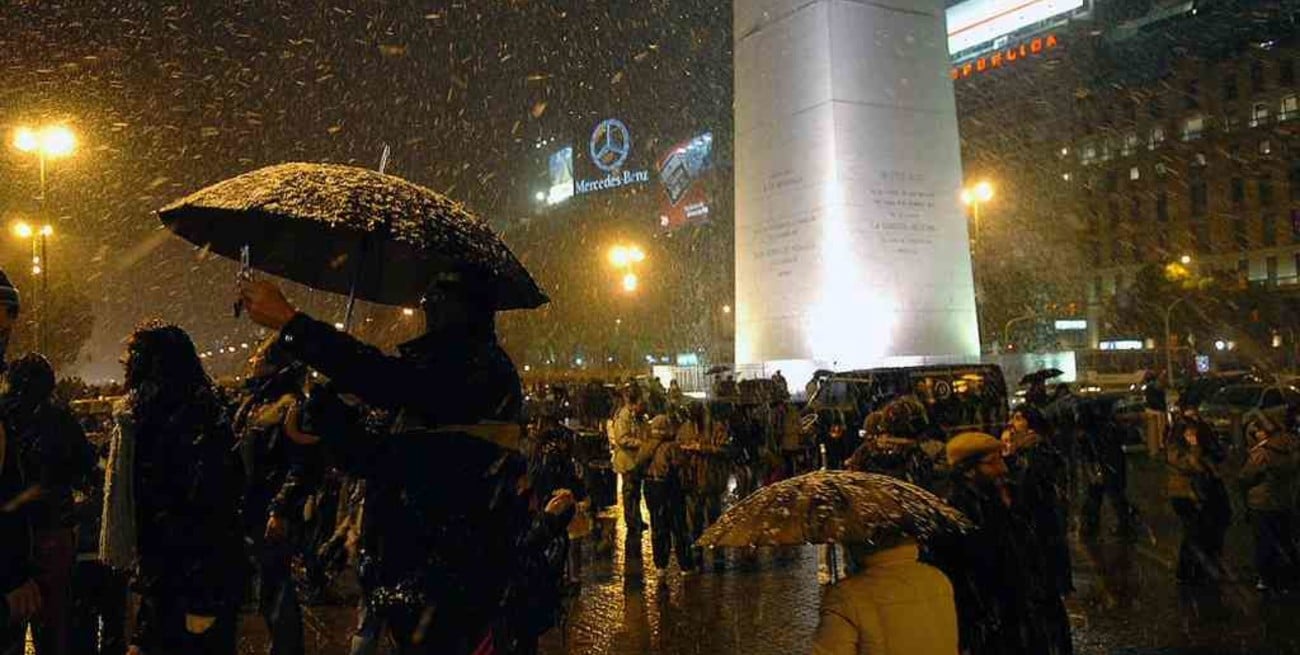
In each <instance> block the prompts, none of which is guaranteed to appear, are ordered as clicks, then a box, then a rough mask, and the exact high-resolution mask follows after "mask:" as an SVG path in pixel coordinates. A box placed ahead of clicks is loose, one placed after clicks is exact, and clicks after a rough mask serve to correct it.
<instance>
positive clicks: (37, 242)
mask: <svg viewBox="0 0 1300 655" xmlns="http://www.w3.org/2000/svg"><path fill="white" fill-rule="evenodd" d="M14 234H15V235H17V236H18V238H20V239H31V241H32V283H33V284H32V286H33V288H34V289H35V290H36V294H35V295H36V302H35V303H33V305H35V310H36V311H35V312H34V313H35V315H36V316H35V317H34V318H35V320H34V322H35V323H36V350H37V351H39V352H45V314H46V311H45V304H46V298H47V297H48V295H49V294H48V291H49V279H50V261H49V258H48V257H47V256H46V245H47V240H48V239H49V238H50V237H51V236H54V228H53V227H51V226H50V225H49V224H48V223H47V224H45V225H41V226H40V227H36V226H33V225H31V224H29V223H26V222H24V221H18V222H17V223H15V224H14Z"/></svg>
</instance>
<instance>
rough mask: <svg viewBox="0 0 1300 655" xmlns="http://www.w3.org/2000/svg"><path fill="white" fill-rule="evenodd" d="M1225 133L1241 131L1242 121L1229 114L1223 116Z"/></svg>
mask: <svg viewBox="0 0 1300 655" xmlns="http://www.w3.org/2000/svg"><path fill="white" fill-rule="evenodd" d="M1221 125H1222V126H1223V131H1224V132H1236V131H1237V130H1239V129H1241V119H1239V118H1237V116H1236V115H1235V114H1232V113H1227V114H1224V115H1223V119H1222V123H1221Z"/></svg>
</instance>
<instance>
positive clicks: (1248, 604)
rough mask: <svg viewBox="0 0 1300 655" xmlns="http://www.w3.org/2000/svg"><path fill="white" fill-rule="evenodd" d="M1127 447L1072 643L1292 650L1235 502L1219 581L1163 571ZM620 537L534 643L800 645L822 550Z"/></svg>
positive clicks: (1080, 580)
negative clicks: (632, 550)
mask: <svg viewBox="0 0 1300 655" xmlns="http://www.w3.org/2000/svg"><path fill="white" fill-rule="evenodd" d="M1130 461H1131V465H1132V470H1131V477H1130V489H1129V491H1130V498H1131V500H1133V501H1134V503H1135V504H1136V505H1137V507H1138V508H1139V510H1140V512H1141V513H1142V519H1143V523H1144V529H1143V531H1142V534H1141V536H1140V538H1139V539H1138V540H1136V541H1135V542H1125V541H1123V540H1120V539H1118V538H1117V537H1113V536H1110V535H1109V533H1108V530H1109V526H1110V525H1113V520H1114V519H1113V517H1112V516H1110V515H1109V514H1108V512H1109V507H1107V508H1106V509H1105V510H1103V519H1102V521H1103V523H1102V525H1103V528H1102V536H1101V537H1100V538H1099V539H1098V540H1096V542H1093V543H1088V544H1085V543H1081V542H1079V541H1078V540H1077V539H1075V541H1074V570H1075V577H1074V579H1075V586H1076V593H1075V594H1074V595H1073V596H1072V597H1071V598H1069V599H1068V601H1067V605H1068V607H1069V610H1070V617H1071V622H1072V624H1073V628H1074V637H1075V644H1076V652H1077V653H1081V654H1085V655H1093V654H1096V655H1103V654H1105V655H1109V654H1123V655H1138V654H1146V653H1162V654H1170V655H1173V654H1178V653H1204V654H1219V653H1223V654H1229V653H1232V654H1237V653H1240V654H1250V655H1255V654H1265V653H1268V654H1273V653H1277V654H1282V653H1300V600H1296V601H1290V600H1278V599H1274V598H1265V597H1262V596H1261V595H1260V593H1259V592H1257V591H1256V590H1255V584H1254V583H1255V577H1254V573H1253V571H1252V567H1251V563H1250V552H1251V550H1250V548H1251V540H1250V530H1249V526H1248V525H1247V524H1246V517H1245V512H1244V510H1242V509H1241V508H1240V507H1239V506H1238V507H1236V508H1234V509H1235V510H1236V512H1235V514H1234V517H1233V525H1232V528H1231V530H1230V532H1229V537H1228V549H1227V551H1228V555H1227V561H1226V565H1227V568H1228V570H1229V572H1230V580H1229V581H1228V582H1227V583H1225V584H1223V585H1220V586H1219V587H1218V589H1217V590H1215V589H1188V588H1184V587H1179V586H1178V585H1176V584H1175V583H1174V572H1173V566H1174V562H1175V559H1176V557H1177V548H1178V535H1179V530H1178V525H1177V520H1176V518H1175V517H1174V515H1173V513H1172V511H1171V510H1170V509H1169V507H1168V503H1167V502H1166V501H1165V500H1164V498H1163V493H1162V491H1163V481H1164V478H1163V470H1162V469H1161V468H1160V467H1157V466H1155V465H1153V464H1151V463H1150V462H1148V461H1147V460H1146V459H1145V457H1144V456H1142V455H1134V456H1132V457H1131V460H1130ZM1234 502H1238V503H1239V502H1240V498H1239V497H1238V498H1235V499H1234ZM610 522H611V523H615V522H613V521H610ZM622 539H623V535H622V534H621V525H619V526H618V527H617V528H616V530H615V537H614V541H615V544H613V545H612V546H609V547H607V550H608V552H607V553H606V554H604V555H600V554H597V553H594V552H592V551H593V548H594V547H596V544H592V543H589V544H587V546H586V549H587V552H586V553H585V555H586V558H585V559H586V562H585V564H584V567H583V569H582V571H581V578H582V588H581V592H580V594H579V595H578V596H577V597H576V598H575V599H574V601H573V602H572V607H571V609H570V611H569V614H568V618H567V622H566V625H565V629H564V630H562V631H561V630H552V631H551V632H550V633H548V634H547V635H546V636H545V637H544V638H543V642H542V652H543V653H546V654H548V655H557V654H559V653H582V654H592V655H597V654H616V653H617V654H623V653H656V654H658V653H665V654H666V653H684V654H690V653H710V654H728V653H735V654H737V655H741V654H743V655H763V654H766V653H773V654H776V653H804V652H807V651H808V649H809V643H810V638H811V635H812V631H813V629H814V628H815V627H816V624H817V614H818V604H819V600H820V597H821V592H822V589H823V587H822V585H821V584H820V582H823V581H825V580H826V579H827V576H828V573H827V566H826V562H825V561H824V560H825V557H824V551H822V550H820V549H817V548H812V547H806V548H797V549H790V550H785V551H779V552H778V551H757V552H751V553H728V554H727V555H726V556H725V558H724V559H723V560H722V561H720V562H712V561H711V562H709V563H708V564H707V565H706V571H705V572H704V573H702V574H698V575H694V576H683V575H682V574H681V573H680V572H678V571H677V569H676V566H673V567H671V568H670V569H669V570H668V571H667V572H666V573H665V574H662V575H661V574H660V573H658V572H656V571H655V570H654V567H653V565H652V564H651V558H650V551H649V540H648V539H645V540H643V541H644V543H642V544H641V550H642V557H641V558H640V560H639V561H638V559H636V558H628V557H626V556H625V555H624V553H623V548H622V546H623V543H622ZM351 616H352V613H351V610H349V609H347V608H343V607H323V606H317V607H312V608H309V618H308V621H309V626H308V630H307V632H308V638H309V649H308V652H309V653H320V654H322V655H326V654H328V655H335V654H339V655H342V654H343V653H346V652H347V647H346V644H347V638H348V633H349V627H350V625H351V620H352V619H351ZM251 618H252V617H248V616H246V617H245V621H244V628H243V630H242V632H243V638H242V639H241V652H244V653H258V652H265V651H264V650H263V649H264V646H263V645H262V644H264V641H263V640H264V634H265V631H264V630H263V629H261V626H260V625H259V623H260V622H258V621H256V620H249V619H251Z"/></svg>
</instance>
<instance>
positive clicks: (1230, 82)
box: [1223, 73, 1237, 100]
mask: <svg viewBox="0 0 1300 655" xmlns="http://www.w3.org/2000/svg"><path fill="white" fill-rule="evenodd" d="M1223 99H1224V100H1236V99H1237V74H1236V73H1229V74H1227V75H1224V76H1223Z"/></svg>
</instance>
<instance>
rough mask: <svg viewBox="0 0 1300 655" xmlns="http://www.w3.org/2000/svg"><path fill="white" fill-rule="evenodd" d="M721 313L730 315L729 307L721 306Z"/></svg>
mask: <svg viewBox="0 0 1300 655" xmlns="http://www.w3.org/2000/svg"><path fill="white" fill-rule="evenodd" d="M722 313H723V314H730V313H731V305H723V306H722Z"/></svg>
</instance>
